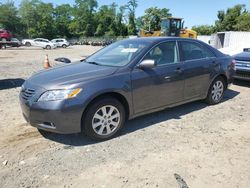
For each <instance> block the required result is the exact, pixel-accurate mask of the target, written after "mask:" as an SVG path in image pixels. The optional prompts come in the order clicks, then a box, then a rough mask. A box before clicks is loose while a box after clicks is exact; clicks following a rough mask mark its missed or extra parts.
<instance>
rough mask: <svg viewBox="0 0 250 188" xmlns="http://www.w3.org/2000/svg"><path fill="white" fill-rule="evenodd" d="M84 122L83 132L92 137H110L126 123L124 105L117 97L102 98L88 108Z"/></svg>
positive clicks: (101, 138) (98, 138)
mask: <svg viewBox="0 0 250 188" xmlns="http://www.w3.org/2000/svg"><path fill="white" fill-rule="evenodd" d="M82 123H83V125H82V127H83V132H84V133H85V134H86V135H87V136H88V137H90V138H91V139H94V140H107V139H110V138H112V137H113V136H114V135H115V134H117V132H118V131H119V130H120V129H121V128H122V127H123V125H124V123H125V110H124V107H123V105H122V104H121V103H120V102H119V101H118V100H116V99H115V98H112V97H107V98H101V99H99V100H97V101H95V102H94V103H92V104H91V106H90V107H89V108H88V109H87V111H86V112H85V114H84V118H83V121H82Z"/></svg>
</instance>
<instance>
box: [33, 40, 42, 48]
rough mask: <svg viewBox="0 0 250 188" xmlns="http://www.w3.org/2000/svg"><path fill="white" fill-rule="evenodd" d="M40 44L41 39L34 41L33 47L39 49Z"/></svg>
mask: <svg viewBox="0 0 250 188" xmlns="http://www.w3.org/2000/svg"><path fill="white" fill-rule="evenodd" d="M40 43H41V39H35V40H34V44H33V46H36V47H39V46H40Z"/></svg>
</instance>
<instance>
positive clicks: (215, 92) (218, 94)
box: [212, 80, 224, 102]
mask: <svg viewBox="0 0 250 188" xmlns="http://www.w3.org/2000/svg"><path fill="white" fill-rule="evenodd" d="M223 91H224V84H223V82H222V81H221V80H217V81H216V82H215V83H214V85H213V88H212V99H213V100H214V101H215V102H218V101H220V100H221V98H222V95H223Z"/></svg>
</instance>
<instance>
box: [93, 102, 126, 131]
mask: <svg viewBox="0 0 250 188" xmlns="http://www.w3.org/2000/svg"><path fill="white" fill-rule="evenodd" d="M120 119H121V115H120V112H119V110H118V109H117V108H116V107H114V106H112V105H106V106H103V107H101V108H99V109H98V110H97V111H96V113H95V114H94V116H93V119H92V128H93V130H94V131H95V133H96V134H98V135H101V136H105V135H110V134H111V133H113V132H114V131H115V130H116V129H117V128H118V126H119V123H120Z"/></svg>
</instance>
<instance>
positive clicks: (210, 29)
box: [192, 25, 215, 35]
mask: <svg viewBox="0 0 250 188" xmlns="http://www.w3.org/2000/svg"><path fill="white" fill-rule="evenodd" d="M192 30H194V31H196V32H197V33H198V35H211V34H213V33H214V32H215V28H214V26H212V25H199V26H193V27H192Z"/></svg>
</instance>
